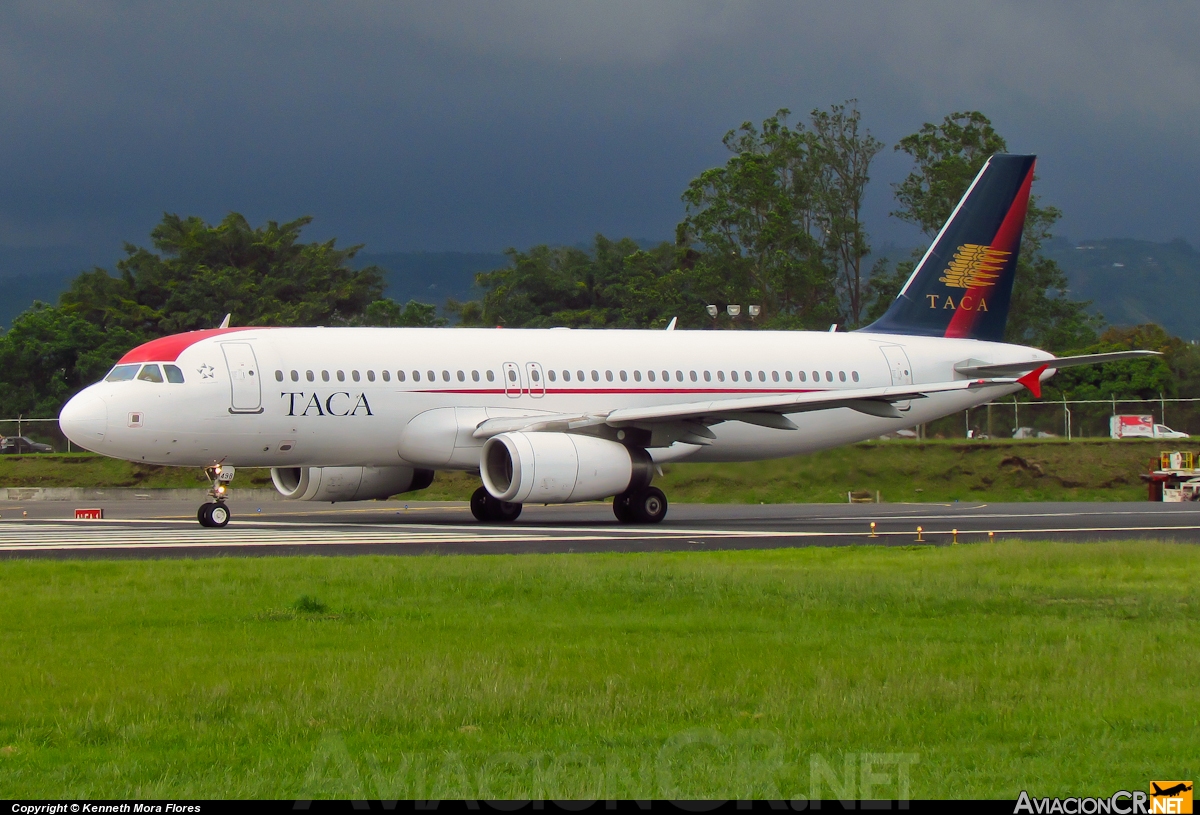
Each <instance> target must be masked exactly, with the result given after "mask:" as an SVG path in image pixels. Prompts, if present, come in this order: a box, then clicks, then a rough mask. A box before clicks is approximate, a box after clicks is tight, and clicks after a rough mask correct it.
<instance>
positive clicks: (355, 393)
mask: <svg viewBox="0 0 1200 815" xmlns="http://www.w3.org/2000/svg"><path fill="white" fill-rule="evenodd" d="M970 359H975V360H985V361H987V362H988V363H992V364H999V363H1010V362H1025V361H1030V360H1041V359H1046V360H1049V359H1052V356H1051V355H1050V354H1048V353H1046V352H1044V351H1040V350H1037V349H1034V348H1027V347H1023V346H1015V345H1007V344H1002V343H992V342H984V341H979V340H971V339H947V338H933V337H913V336H899V335H895V334H866V333H859V332H853V333H826V332H805V331H796V332H792V331H787V332H778V331H625V330H572V329H417V328H239V329H227V330H214V331H208V332H193V333H191V334H183V335H176V336H174V337H167V338H164V339H162V340H156V341H154V342H151V343H148V344H147V345H145V346H141V347H140V348H138V349H135V350H134V351H132V352H130V354H127V355H126V357H125V358H123V359H122V360H121V361H120V363H118V366H117V368H116V369H114V374H115V376H114V374H110V376H109V377H108V379H107V380H105V381H102V382H99V383H96V384H95V385H92V386H90V387H89V388H87V389H85V390H84V391H83V392H82V393H81V394H80V395H79V396H77V397H76V398H75V399H74V400H73V401H72V403H71V407H70V408H69V410H67V411H64V414H63V421H64V429H66V428H68V427H69V428H70V430H69V435H70V437H71V438H72V440H73V441H75V442H76V443H78V444H80V445H81V446H83V447H85V448H87V449H90V450H94V451H95V452H99V453H103V454H105V455H108V456H113V457H116V458H123V459H129V460H133V461H144V462H147V463H155V464H165V465H175V466H188V467H206V466H211V465H215V464H227V465H233V466H236V467H301V466H395V465H405V464H411V465H414V466H422V467H432V468H436V469H443V468H444V469H467V470H473V469H477V468H478V466H479V459H478V450H479V447H480V446H481V445H482V443H483V442H482V440H475V439H471V438H469V436H470V433H469V432H467V433H466V435H465V436H464V433H463V430H464V429H466V430H468V431H469V429H470V428H473V427H474V426H476V425H478V424H479V423H480V422H482V421H484V420H487V419H491V418H498V417H505V416H517V415H521V416H527V415H530V414H535V413H540V412H545V413H548V414H551V413H593V412H596V413H605V412H608V411H612V410H614V409H619V408H628V407H638V406H649V405H664V404H672V403H678V402H695V401H699V400H713V401H720V400H726V399H731V398H739V397H746V396H748V395H767V394H780V393H805V392H812V391H822V390H831V389H832V390H837V389H846V390H851V389H862V388H871V387H885V386H889V385H901V384H910V383H915V384H918V385H919V384H922V383H936V382H947V381H952V380H956V379H965V378H967V377H965V376H964V375H962V374H959V373H956V372H955V370H954V366H955V365H956V364H959V363H963V362H964V361H966V360H970ZM124 366H130V367H128V368H126V367H124ZM144 366H155V367H154V368H151V369H149V370H147V369H146V368H145V367H144ZM167 366H174V369H175V370H174V371H172V372H170V375H168V371H167ZM172 378H173V379H182V381H181V382H172V381H168V380H169V379H172ZM155 379H159V380H161V381H151V380H155ZM111 380H119V381H111ZM1020 389H1021V386H1020V385H1017V384H1011V383H1009V384H996V385H988V386H986V387H982V388H978V389H973V390H969V391H968V390H963V391H955V392H951V393H939V394H931V395H929V396H927V397H925V398H919V399H912V400H911V401H909V402H908V403H906V404H903V405H901V406H900V407H901V414H902V415H901V418H884V417H878V416H870V415H865V414H863V413H860V412H858V411H855V410H852V409H850V408H836V409H832V410H823V411H815V412H803V413H795V414H790V415H789V418H790V419H791V421H792V422H794V424H795V425H796V426H797V429H777V428H773V427H762V426H758V425H755V424H750V423H746V422H742V421H725V422H722V423H720V424H716V425H714V426H713V427H712V428H711V430H712V434H713V436H715V438H713V439H712V440H711V443H710V444H707V445H704V444H690V443H682V442H675V443H672V444H670V445H668V446H665V447H656V448H651V449H650V454H651V455H652V457H653V458H654V459H655V460H658V461H666V460H679V459H687V460H689V461H746V460H757V459H764V458H775V457H780V456H788V455H794V454H797V453H805V452H811V451H815V450H821V449H826V448H831V447H836V446H838V445H842V444H846V443H849V442H854V441H859V440H863V439H868V438H873V437H876V436H878V435H880V434H883V433H887V432H891V431H894V430H898V429H901V428H905V427H912V426H914V425H916V424H920V423H923V422H928V421H931V420H933V419H936V418H939V417H941V416H945V415H948V414H951V413H955V412H957V411H961V410H964V409H966V408H970V407H973V406H975V405H979V404H982V403H984V402H987V401H990V400H993V399H996V398H999V397H1002V396H1004V395H1007V394H1010V393H1013V392H1016V391H1018V390H1020ZM435 411H437V412H439V413H436V414H432V415H431V412H435ZM422 417H424V418H422ZM447 417H451V418H447ZM439 433H440V434H442V435H443V436H445V435H446V434H449V437H448V439H446V440H439V439H436V438H433V437H436V436H438V434H439ZM447 444H449V448H446V445H447ZM439 445H440V447H439ZM442 448H446V449H442ZM447 449H448V450H449V452H448V453H447V452H446V450H447Z"/></svg>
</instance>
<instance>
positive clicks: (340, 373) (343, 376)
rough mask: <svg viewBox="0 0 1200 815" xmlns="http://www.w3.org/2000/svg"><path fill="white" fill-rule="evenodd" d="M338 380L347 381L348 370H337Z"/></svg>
mask: <svg viewBox="0 0 1200 815" xmlns="http://www.w3.org/2000/svg"><path fill="white" fill-rule="evenodd" d="M337 381H338V382H345V381H346V372H345V371H338V372H337Z"/></svg>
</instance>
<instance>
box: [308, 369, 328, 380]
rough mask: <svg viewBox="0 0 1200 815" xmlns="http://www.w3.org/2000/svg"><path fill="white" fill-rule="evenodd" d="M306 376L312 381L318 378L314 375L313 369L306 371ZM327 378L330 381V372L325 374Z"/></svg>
mask: <svg viewBox="0 0 1200 815" xmlns="http://www.w3.org/2000/svg"><path fill="white" fill-rule="evenodd" d="M304 378H305V379H307V380H308V381H309V382H312V381H313V380H314V379H316V377H315V376H313V372H312V371H305V372H304ZM325 379H326V381H328V379H329V374H328V373H326V374H325Z"/></svg>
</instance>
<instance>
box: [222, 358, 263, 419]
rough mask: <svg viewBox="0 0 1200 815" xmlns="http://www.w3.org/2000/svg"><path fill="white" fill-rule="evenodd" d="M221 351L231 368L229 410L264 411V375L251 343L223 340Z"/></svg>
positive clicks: (233, 411)
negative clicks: (259, 368)
mask: <svg viewBox="0 0 1200 815" xmlns="http://www.w3.org/2000/svg"><path fill="white" fill-rule="evenodd" d="M221 352H222V353H224V355H225V365H226V366H227V367H228V368H229V385H230V395H229V412H230V413H262V412H263V406H262V383H261V381H260V380H261V379H262V376H261V373H260V371H259V370H258V360H257V359H255V357H254V349H253V348H252V347H251V346H250V343H248V342H223V343H221Z"/></svg>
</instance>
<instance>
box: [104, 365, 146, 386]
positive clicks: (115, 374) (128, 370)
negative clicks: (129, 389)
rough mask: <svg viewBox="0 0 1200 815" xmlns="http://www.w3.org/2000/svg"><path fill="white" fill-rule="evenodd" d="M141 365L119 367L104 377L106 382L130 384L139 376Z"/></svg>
mask: <svg viewBox="0 0 1200 815" xmlns="http://www.w3.org/2000/svg"><path fill="white" fill-rule="evenodd" d="M140 367H141V366H140V365H118V366H117V367H115V368H113V369H112V370H111V371H109V372H108V376H106V377H104V381H105V382H128V381H129V380H131V379H133V378H134V377H135V376H137V372H138V368H140Z"/></svg>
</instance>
